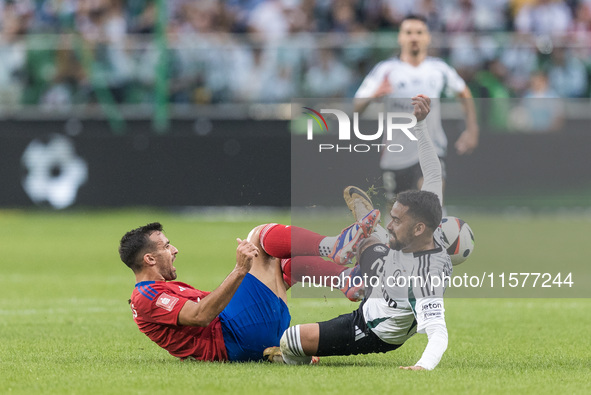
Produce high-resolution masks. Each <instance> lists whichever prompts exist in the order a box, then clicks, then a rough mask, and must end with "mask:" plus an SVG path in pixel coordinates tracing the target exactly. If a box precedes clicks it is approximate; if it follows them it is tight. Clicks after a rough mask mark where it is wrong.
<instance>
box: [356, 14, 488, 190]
mask: <svg viewBox="0 0 591 395" xmlns="http://www.w3.org/2000/svg"><path fill="white" fill-rule="evenodd" d="M430 42H431V37H430V35H429V28H428V27H427V23H426V21H425V19H424V18H423V17H421V16H415V15H411V16H408V17H406V18H405V19H404V20H403V21H402V23H401V24H400V32H399V34H398V43H399V45H400V57H394V58H390V59H388V60H385V61H382V62H380V63H378V64H377V65H376V66H375V67H374V68H373V70H372V71H371V72H370V73H369V74H368V75H367V77H365V79H364V80H363V82H362V84H361V86H360V87H359V89H358V90H357V92H356V93H355V111H356V112H359V113H361V112H363V111H364V110H365V109H366V108H367V106H368V105H369V104H370V103H371V102H372V101H374V100H377V99H380V98H383V99H385V105H386V110H387V111H392V112H409V111H408V110H409V109H408V108H407V107H408V102H409V100H408V99H409V98H411V97H413V96H416V95H417V94H419V93H422V94H424V95H426V96H429V97H430V98H433V99H439V98H440V97H441V96H442V93H443V92H449V93H452V94H454V95H456V96H457V97H458V98H459V99H460V101H461V103H462V106H463V109H464V113H465V118H466V130H465V131H464V132H463V133H462V134H461V135H460V137H459V138H458V140H457V141H456V143H455V148H456V151H457V152H458V154H460V155H464V154H469V153H471V152H472V151H473V150H474V149H475V148H476V146H477V145H478V136H479V129H478V124H477V121H476V111H475V109H474V102H473V99H472V94H471V93H470V89H469V88H468V87H467V86H466V83H465V82H464V80H463V79H462V78H461V77H460V76H459V75H458V73H457V72H456V71H455V70H454V69H453V68H452V67H451V66H449V65H448V64H447V63H445V62H444V61H443V60H442V59H439V58H435V57H429V56H427V51H428V47H429V44H430ZM427 125H428V127H429V133H430V134H431V139H432V140H433V144H434V145H435V150H436V152H437V155H438V156H439V158H441V159H443V158H445V156H446V153H447V137H446V135H445V132H444V130H443V126H442V124H441V108H440V105H439V100H433V102H432V103H431V114H430V115H429V118H428V120H427ZM396 138H402V139H403V140H401V141H394V140H393V141H391V142H389V143H396V144H401V145H402V146H404V149H403V150H402V151H400V152H388V151H383V153H382V157H381V159H380V168H381V169H382V171H383V183H384V188H385V189H386V196H387V197H388V199H391V198H393V197H394V195H395V194H396V193H398V192H402V191H405V190H408V189H419V188H420V184H421V178H422V174H421V171H420V167H419V165H418V156H417V146H416V145H415V144H408V140H404V138H405V136H403V135H396V134H395V135H394V139H396ZM442 167H443V168H444V169H445V167H444V162H443V161H442ZM443 177H444V178H445V172H444V174H443Z"/></svg>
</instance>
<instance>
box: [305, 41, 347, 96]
mask: <svg viewBox="0 0 591 395" xmlns="http://www.w3.org/2000/svg"><path fill="white" fill-rule="evenodd" d="M352 82H353V75H352V72H351V70H350V69H349V68H348V67H347V66H345V64H343V63H342V62H341V61H339V60H338V59H337V57H336V54H335V51H334V50H333V49H332V48H322V49H320V50H318V58H317V59H316V62H314V64H313V65H312V66H310V68H309V69H308V71H307V72H306V75H305V77H304V86H305V91H306V93H308V94H309V95H310V96H311V97H344V96H345V93H346V92H347V91H348V90H349V87H350V84H351V83H352Z"/></svg>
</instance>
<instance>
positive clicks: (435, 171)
mask: <svg viewBox="0 0 591 395" xmlns="http://www.w3.org/2000/svg"><path fill="white" fill-rule="evenodd" d="M413 131H414V132H415V134H416V136H417V140H418V146H419V163H420V166H421V171H422V172H423V186H422V187H421V190H422V191H429V192H433V193H434V194H436V195H437V197H438V198H439V203H441V204H442V205H443V178H442V175H441V162H439V157H438V156H437V152H435V147H434V146H433V141H431V137H430V136H429V131H428V130H427V122H426V121H425V120H422V121H420V122H417V124H416V125H415V127H414V129H413Z"/></svg>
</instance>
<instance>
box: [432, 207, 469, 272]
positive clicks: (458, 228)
mask: <svg viewBox="0 0 591 395" xmlns="http://www.w3.org/2000/svg"><path fill="white" fill-rule="evenodd" d="M439 227H440V228H441V231H442V233H443V247H444V248H445V249H446V250H447V253H448V254H449V256H450V257H451V263H452V264H453V265H454V266H456V265H459V264H460V263H462V262H464V261H465V260H466V259H468V257H469V256H470V254H472V251H474V233H473V232H472V229H471V228H470V226H468V224H467V223H466V222H464V221H462V220H461V219H459V218H457V217H451V216H448V217H443V218H442V219H441V223H440V224H439Z"/></svg>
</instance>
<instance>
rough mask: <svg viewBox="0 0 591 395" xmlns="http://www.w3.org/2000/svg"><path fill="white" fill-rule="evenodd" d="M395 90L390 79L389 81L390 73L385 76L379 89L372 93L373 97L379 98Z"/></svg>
mask: <svg viewBox="0 0 591 395" xmlns="http://www.w3.org/2000/svg"><path fill="white" fill-rule="evenodd" d="M392 92H393V89H392V85H390V81H388V74H386V75H385V76H384V79H383V80H382V83H381V84H380V86H378V89H376V91H375V92H374V93H373V95H371V97H372V98H373V99H378V98H380V97H383V96H386V95H389V94H390V93H392Z"/></svg>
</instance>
